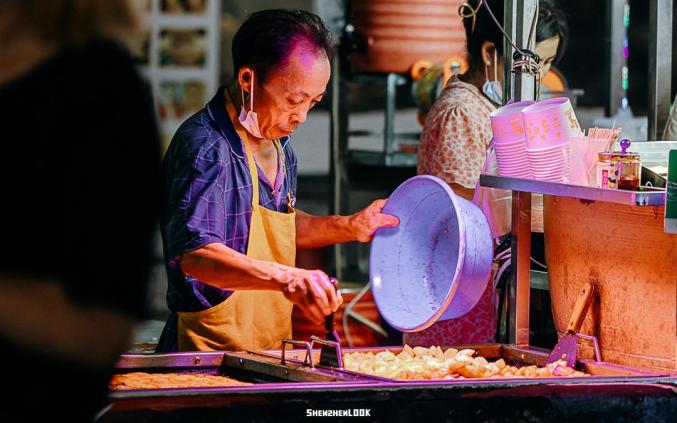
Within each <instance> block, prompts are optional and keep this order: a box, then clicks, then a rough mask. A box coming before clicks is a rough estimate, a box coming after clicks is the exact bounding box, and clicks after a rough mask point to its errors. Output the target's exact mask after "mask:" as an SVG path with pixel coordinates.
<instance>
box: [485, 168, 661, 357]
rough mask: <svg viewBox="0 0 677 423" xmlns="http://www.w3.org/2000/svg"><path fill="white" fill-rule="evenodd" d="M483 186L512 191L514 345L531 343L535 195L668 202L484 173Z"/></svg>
mask: <svg viewBox="0 0 677 423" xmlns="http://www.w3.org/2000/svg"><path fill="white" fill-rule="evenodd" d="M480 185H481V186H484V187H489V188H500V189H506V190H512V232H511V236H512V243H511V245H512V265H513V271H514V272H515V275H516V277H515V278H513V279H512V280H511V281H510V285H509V294H510V295H509V297H510V301H509V302H508V338H509V342H510V343H511V344H515V345H520V346H522V345H529V309H530V305H529V289H530V286H531V274H530V271H529V269H530V263H529V261H530V257H531V236H530V235H531V194H533V193H537V194H544V195H555V196H561V197H571V198H580V199H582V200H589V201H604V202H609V203H617V204H626V205H631V206H660V205H664V204H665V191H664V190H662V189H648V190H646V191H625V190H607V189H601V188H592V187H587V186H579V185H568V184H559V183H553V182H541V181H534V180H528V179H519V178H508V177H501V176H492V175H480Z"/></svg>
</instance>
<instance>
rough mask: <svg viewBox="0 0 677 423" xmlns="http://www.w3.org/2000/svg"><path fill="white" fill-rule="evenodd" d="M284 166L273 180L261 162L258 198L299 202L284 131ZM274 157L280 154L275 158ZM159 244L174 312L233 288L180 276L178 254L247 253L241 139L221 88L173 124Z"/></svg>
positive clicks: (248, 190)
mask: <svg viewBox="0 0 677 423" xmlns="http://www.w3.org/2000/svg"><path fill="white" fill-rule="evenodd" d="M280 143H281V145H282V150H283V152H284V158H285V164H286V170H287V172H286V177H285V175H284V173H283V170H282V166H278V168H279V172H278V175H277V178H276V181H275V182H273V183H271V182H270V181H268V179H267V178H266V176H265V175H264V173H263V171H262V170H261V169H260V168H259V169H258V171H259V180H258V181H257V182H258V184H259V192H260V194H259V197H260V199H259V204H261V205H262V206H263V207H265V208H267V209H270V210H276V211H280V212H286V211H287V192H291V199H292V205H293V204H294V203H295V201H296V155H295V154H294V151H293V150H292V147H291V143H290V142H289V137H285V138H283V139H281V140H280ZM278 160H279V158H278ZM162 171H163V180H164V205H163V215H162V225H161V232H162V244H163V249H164V259H165V269H166V270H167V277H168V284H169V285H168V291H167V305H168V306H169V308H170V310H172V311H175V312H176V311H199V310H204V309H206V308H209V307H212V306H215V305H217V304H219V303H220V302H222V301H223V300H224V299H225V298H227V297H228V296H229V295H230V294H231V293H232V291H229V290H222V289H219V288H215V287H213V286H210V285H206V284H204V283H202V282H200V281H199V280H197V279H194V278H191V277H189V276H186V275H184V274H183V273H182V272H181V269H180V263H179V262H178V260H177V258H178V257H179V256H180V255H181V254H184V253H186V252H190V251H193V250H197V249H198V248H201V247H203V246H205V245H207V244H211V243H214V242H220V243H222V244H224V245H225V246H227V247H230V248H232V249H234V250H235V251H239V252H240V253H243V254H246V253H247V239H248V237H249V221H250V215H251V202H252V185H251V184H252V182H251V176H250V174H249V168H248V166H247V158H246V157H245V153H244V145H243V143H242V140H241V139H240V137H239V136H238V134H237V132H235V129H234V127H233V125H232V123H231V121H230V119H229V117H228V113H227V111H226V108H225V103H224V88H223V87H222V88H219V90H218V92H217V94H216V95H215V96H214V98H213V99H212V100H211V101H210V102H209V104H207V106H206V107H205V108H204V109H202V110H200V111H199V112H197V113H196V114H194V115H193V116H191V117H190V118H188V120H186V121H185V122H184V123H183V124H182V125H181V127H179V129H178V130H177V132H176V134H175V135H174V138H173V139H172V142H171V143H170V145H169V149H168V150H167V154H166V155H165V158H164V162H163V169H162Z"/></svg>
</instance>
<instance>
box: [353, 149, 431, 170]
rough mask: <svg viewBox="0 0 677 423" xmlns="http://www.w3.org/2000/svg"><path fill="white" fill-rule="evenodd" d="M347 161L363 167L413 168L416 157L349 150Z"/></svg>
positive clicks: (404, 154)
mask: <svg viewBox="0 0 677 423" xmlns="http://www.w3.org/2000/svg"><path fill="white" fill-rule="evenodd" d="M347 161H348V162H349V163H350V164H358V165H364V166H388V167H414V166H416V163H417V162H418V156H417V155H416V154H415V153H413V154H409V153H400V152H394V153H384V152H382V151H367V150H349V151H348V157H347Z"/></svg>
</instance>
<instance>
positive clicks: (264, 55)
mask: <svg viewBox="0 0 677 423" xmlns="http://www.w3.org/2000/svg"><path fill="white" fill-rule="evenodd" d="M299 41H306V42H308V43H309V45H310V46H311V47H312V48H314V49H315V51H316V52H317V53H318V54H320V53H324V54H325V55H326V56H327V58H331V57H332V54H333V50H334V37H333V36H332V34H331V31H329V29H328V28H327V26H326V25H325V24H324V22H323V21H322V19H321V18H320V17H319V16H317V15H314V14H312V13H310V12H307V11H305V10H284V9H271V10H262V11H260V12H256V13H254V14H252V15H251V16H249V18H247V20H245V22H244V23H243V24H242V26H241V27H240V28H239V29H238V30H237V32H236V33H235V37H233V45H232V52H233V66H234V69H235V74H236V75H237V72H238V71H239V70H240V68H241V67H243V66H251V67H252V68H254V70H255V71H256V76H257V77H258V78H259V81H261V82H263V81H265V79H266V76H267V75H268V72H269V71H270V70H271V68H273V67H275V66H277V65H279V64H281V63H282V62H283V61H284V60H285V59H286V58H287V57H288V56H289V54H290V53H291V51H292V50H293V48H294V46H295V45H296V43H297V42H299Z"/></svg>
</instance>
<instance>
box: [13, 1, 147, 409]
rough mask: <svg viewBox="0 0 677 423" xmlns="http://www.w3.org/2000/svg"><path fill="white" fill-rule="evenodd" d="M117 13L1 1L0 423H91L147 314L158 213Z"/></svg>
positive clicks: (142, 101)
mask: <svg viewBox="0 0 677 423" xmlns="http://www.w3.org/2000/svg"><path fill="white" fill-rule="evenodd" d="M136 24H137V16H136V14H135V11H134V10H133V9H131V8H130V6H129V5H128V4H127V3H126V2H125V1H98V0H89V1H86V0H3V1H2V2H0V48H1V50H2V54H1V55H0V119H1V120H0V123H1V126H2V138H1V139H2V154H0V191H1V192H2V195H3V215H4V221H3V229H2V243H0V362H1V363H3V364H4V366H3V372H2V382H3V385H4V386H5V387H7V388H8V389H5V390H4V393H3V395H2V397H0V421H2V422H8V421H10V422H11V421H54V422H80V421H92V420H93V419H94V417H95V415H96V413H97V411H98V410H100V409H101V408H102V407H103V406H104V405H105V398H106V393H107V390H108V389H107V387H108V380H109V378H110V376H111V373H112V371H113V366H114V363H115V362H116V361H117V359H118V357H119V355H120V354H121V353H122V352H123V351H124V350H125V348H126V347H127V346H128V343H129V341H130V338H131V333H132V328H133V325H134V322H135V321H136V320H137V319H140V318H142V317H144V314H145V310H146V282H147V277H148V275H149V270H150V266H151V263H152V258H153V238H154V237H153V233H154V229H155V225H154V223H155V220H156V215H157V212H158V207H157V206H158V204H159V201H158V199H159V192H160V183H159V159H160V150H159V138H158V133H157V129H156V126H155V120H154V113H153V110H152V106H151V101H150V95H149V92H148V91H147V89H146V86H145V84H144V82H143V81H142V80H141V78H140V77H139V75H138V73H137V71H136V69H135V67H134V65H133V63H132V59H131V57H130V56H129V54H128V53H127V51H126V50H125V49H124V48H122V47H121V46H120V44H119V43H118V42H116V41H113V38H112V37H114V36H118V35H123V34H129V33H130V31H131V30H132V29H134V27H135V25H136Z"/></svg>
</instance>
